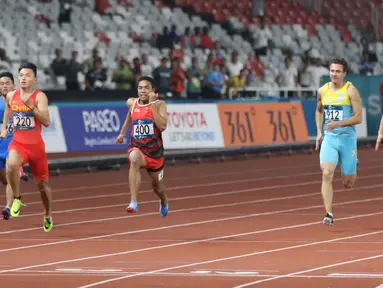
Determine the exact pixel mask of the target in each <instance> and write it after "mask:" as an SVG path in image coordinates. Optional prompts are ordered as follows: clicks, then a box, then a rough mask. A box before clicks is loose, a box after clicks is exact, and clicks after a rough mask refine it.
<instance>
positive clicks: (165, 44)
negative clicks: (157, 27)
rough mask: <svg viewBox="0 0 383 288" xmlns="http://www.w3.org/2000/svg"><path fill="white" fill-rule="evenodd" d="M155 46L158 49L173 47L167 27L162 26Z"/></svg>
mask: <svg viewBox="0 0 383 288" xmlns="http://www.w3.org/2000/svg"><path fill="white" fill-rule="evenodd" d="M157 47H158V48H159V49H173V42H172V39H171V37H170V34H169V28H168V27H166V26H165V27H164V29H163V32H162V34H161V35H160V36H158V38H157Z"/></svg>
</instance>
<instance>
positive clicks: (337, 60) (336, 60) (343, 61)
mask: <svg viewBox="0 0 383 288" xmlns="http://www.w3.org/2000/svg"><path fill="white" fill-rule="evenodd" d="M331 64H339V65H342V66H343V72H348V63H347V61H346V59H344V58H334V59H332V60H331V62H330V65H331Z"/></svg>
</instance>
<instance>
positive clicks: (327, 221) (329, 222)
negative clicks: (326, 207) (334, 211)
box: [323, 213, 334, 225]
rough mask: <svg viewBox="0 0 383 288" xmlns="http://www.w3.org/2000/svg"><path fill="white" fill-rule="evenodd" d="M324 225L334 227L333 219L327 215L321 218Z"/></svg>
mask: <svg viewBox="0 0 383 288" xmlns="http://www.w3.org/2000/svg"><path fill="white" fill-rule="evenodd" d="M323 224H324V225H334V217H333V216H331V215H330V214H329V213H327V214H326V215H325V216H324V218H323Z"/></svg>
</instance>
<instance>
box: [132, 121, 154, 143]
mask: <svg viewBox="0 0 383 288" xmlns="http://www.w3.org/2000/svg"><path fill="white" fill-rule="evenodd" d="M153 135H154V126H153V120H152V119H140V120H134V121H133V137H134V138H136V139H144V138H152V137H153Z"/></svg>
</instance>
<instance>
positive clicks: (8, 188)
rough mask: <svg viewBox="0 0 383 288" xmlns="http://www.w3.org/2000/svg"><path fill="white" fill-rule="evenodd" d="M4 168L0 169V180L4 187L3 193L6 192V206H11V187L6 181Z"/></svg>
mask: <svg viewBox="0 0 383 288" xmlns="http://www.w3.org/2000/svg"><path fill="white" fill-rule="evenodd" d="M5 171H6V170H5V169H2V170H0V182H1V183H2V184H3V185H4V186H5V187H6V188H5V194H6V199H7V202H6V205H5V207H6V208H11V205H12V201H13V192H12V187H11V185H10V184H9V183H8V181H7V174H6V172H5Z"/></svg>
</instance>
